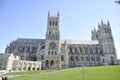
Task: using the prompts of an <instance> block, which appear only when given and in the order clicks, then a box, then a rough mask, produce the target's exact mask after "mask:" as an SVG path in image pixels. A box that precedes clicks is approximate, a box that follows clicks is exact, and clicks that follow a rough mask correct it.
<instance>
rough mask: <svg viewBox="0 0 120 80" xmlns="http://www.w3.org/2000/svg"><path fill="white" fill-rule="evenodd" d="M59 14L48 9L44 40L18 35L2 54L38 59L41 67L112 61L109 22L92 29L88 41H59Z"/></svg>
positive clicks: (76, 65)
mask: <svg viewBox="0 0 120 80" xmlns="http://www.w3.org/2000/svg"><path fill="white" fill-rule="evenodd" d="M59 17H60V16H59V13H57V15H56V16H51V15H50V12H48V17H47V30H46V35H45V39H29V38H18V39H16V40H15V41H13V42H11V43H10V44H9V45H8V46H7V47H6V49H5V53H6V54H7V53H13V54H15V55H17V56H20V58H21V60H30V61H41V63H42V64H41V65H42V67H41V69H46V70H49V69H58V70H59V69H62V68H70V67H81V66H101V65H110V64H114V63H115V60H116V56H117V55H116V49H115V45H114V39H113V36H112V30H111V27H110V23H109V21H108V22H107V23H103V21H101V23H100V24H98V30H96V29H94V30H92V31H91V40H61V39H60V26H59V25H60V21H59Z"/></svg>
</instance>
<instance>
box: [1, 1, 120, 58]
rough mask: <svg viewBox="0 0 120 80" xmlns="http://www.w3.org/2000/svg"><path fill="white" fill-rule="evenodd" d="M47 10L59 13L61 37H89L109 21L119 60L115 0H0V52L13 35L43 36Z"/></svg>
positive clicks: (119, 20)
mask: <svg viewBox="0 0 120 80" xmlns="http://www.w3.org/2000/svg"><path fill="white" fill-rule="evenodd" d="M48 11H50V14H51V15H52V16H56V14H57V12H58V11H59V14H60V33H61V35H60V36H61V39H72V40H90V39H91V30H93V29H94V27H95V28H96V29H97V26H98V23H100V22H101V20H103V22H104V23H106V22H107V20H109V22H110V25H111V28H112V33H113V37H114V42H115V47H116V51H117V55H118V58H119V59H120V5H118V4H116V3H115V0H0V53H4V52H5V48H6V46H7V45H9V43H10V42H12V41H13V40H16V39H17V38H35V39H45V33H46V27H47V15H48Z"/></svg>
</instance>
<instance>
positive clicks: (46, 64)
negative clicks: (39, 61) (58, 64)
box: [45, 60, 49, 69]
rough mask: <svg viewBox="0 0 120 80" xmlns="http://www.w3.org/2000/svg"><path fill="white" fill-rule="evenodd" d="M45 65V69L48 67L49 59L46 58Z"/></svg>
mask: <svg viewBox="0 0 120 80" xmlns="http://www.w3.org/2000/svg"><path fill="white" fill-rule="evenodd" d="M45 67H46V69H49V61H48V60H46V62H45Z"/></svg>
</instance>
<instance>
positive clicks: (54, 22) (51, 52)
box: [44, 12, 61, 69]
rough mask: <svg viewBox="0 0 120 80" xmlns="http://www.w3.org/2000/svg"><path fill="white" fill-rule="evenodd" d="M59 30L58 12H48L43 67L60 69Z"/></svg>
mask: <svg viewBox="0 0 120 80" xmlns="http://www.w3.org/2000/svg"><path fill="white" fill-rule="evenodd" d="M59 42H60V31H59V13H57V16H51V15H50V12H48V18H47V31H46V40H45V62H44V63H45V64H44V66H45V69H60V68H61V60H60V43H59Z"/></svg>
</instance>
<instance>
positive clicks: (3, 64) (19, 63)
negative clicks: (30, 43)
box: [0, 53, 41, 72]
mask: <svg viewBox="0 0 120 80" xmlns="http://www.w3.org/2000/svg"><path fill="white" fill-rule="evenodd" d="M0 70H6V71H7V72H9V71H25V70H26V71H27V70H41V62H40V61H25V60H20V58H19V56H15V55H14V54H13V53H11V54H0Z"/></svg>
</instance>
